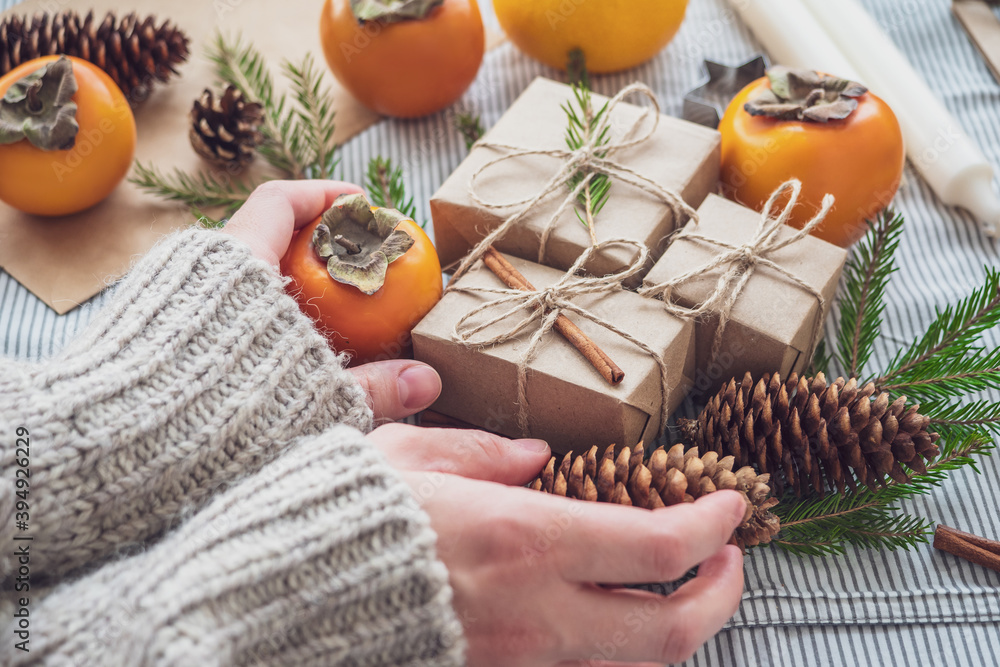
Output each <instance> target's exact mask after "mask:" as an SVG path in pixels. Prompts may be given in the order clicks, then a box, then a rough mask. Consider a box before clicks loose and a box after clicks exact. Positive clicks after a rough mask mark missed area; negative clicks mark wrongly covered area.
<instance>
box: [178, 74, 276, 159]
mask: <svg viewBox="0 0 1000 667" xmlns="http://www.w3.org/2000/svg"><path fill="white" fill-rule="evenodd" d="M189 116H190V119H191V129H190V130H189V132H188V137H189V138H190V139H191V146H192V147H193V148H194V150H195V152H196V153H198V155H200V156H202V157H203V158H205V159H206V160H209V161H211V162H214V163H216V164H224V165H225V164H235V165H239V166H245V165H246V164H248V163H249V162H250V161H251V160H253V156H254V150H255V149H256V147H257V145H258V144H260V142H261V141H262V140H263V135H262V134H261V133H260V130H259V129H258V128H260V123H261V120H262V119H263V117H264V111H263V107H261V105H260V104H258V103H256V102H247V101H246V100H244V99H243V95H242V93H240V91H239V90H237V89H236V88H235V87H234V86H229V87H228V88H226V92H225V93H223V95H222V97H221V98H220V99H218V100H216V99H215V98H214V96H213V95H212V91H211V90H209V89H207V88H206V89H205V92H203V93H202V94H201V97H200V98H198V99H197V100H195V102H194V106H192V107H191V112H190V114H189Z"/></svg>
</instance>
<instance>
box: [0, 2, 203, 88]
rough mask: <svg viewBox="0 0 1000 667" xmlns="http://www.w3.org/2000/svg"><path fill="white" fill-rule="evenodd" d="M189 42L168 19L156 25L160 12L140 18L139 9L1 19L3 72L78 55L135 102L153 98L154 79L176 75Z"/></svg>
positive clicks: (165, 78) (0, 62)
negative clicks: (37, 60) (120, 13)
mask: <svg viewBox="0 0 1000 667" xmlns="http://www.w3.org/2000/svg"><path fill="white" fill-rule="evenodd" d="M188 41H189V40H188V37H187V35H185V34H184V32H182V31H181V30H180V29H179V28H177V27H175V26H173V25H171V24H170V22H169V21H164V22H163V23H162V24H160V26H159V27H157V25H156V18H155V17H153V16H147V17H146V18H144V19H142V20H140V19H139V18H138V16H137V15H136V14H135V13H134V12H133V13H131V14H128V15H127V16H125V17H124V18H123V19H121V20H120V21H119V20H118V19H117V18H116V17H115V15H114V14H113V13H112V12H108V14H107V15H106V16H105V17H104V20H103V21H101V22H100V23H98V22H97V21H96V20H95V19H94V13H93V12H89V13H88V14H87V15H86V16H85V17H83V18H81V17H80V15H79V14H77V13H76V12H74V11H66V12H62V13H59V14H49V13H41V14H35V16H34V17H33V18H31V19H28V18H27V17H25V18H21V17H20V16H8V17H7V18H5V19H3V20H2V21H0V75H3V74H6V73H7V72H9V71H10V70H12V69H13V68H15V67H17V66H18V65H20V64H22V63H25V62H27V61H29V60H33V59H35V58H38V57H39V56H48V55H56V54H64V55H68V56H76V57H77V58H82V59H83V60H87V61H89V62H91V63H93V64H95V65H97V66H98V67H100V68H101V69H102V70H104V71H105V72H107V73H108V75H109V76H110V77H111V78H112V79H113V80H114V82H115V83H116V84H118V87H119V88H121V89H122V92H123V93H125V97H127V98H128V100H129V103H131V104H133V105H134V104H136V103H138V102H140V101H142V100H144V99H146V98H147V97H149V93H150V91H151V89H152V87H153V83H154V82H155V81H160V82H166V81H167V80H168V79H169V78H170V76H171V75H173V74H177V69H176V66H177V65H179V64H181V63H182V62H184V61H185V60H187V58H188V54H189V50H188Z"/></svg>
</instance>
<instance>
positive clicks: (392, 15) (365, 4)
mask: <svg viewBox="0 0 1000 667" xmlns="http://www.w3.org/2000/svg"><path fill="white" fill-rule="evenodd" d="M442 4H444V0H351V11H352V12H353V13H354V17H355V18H356V19H358V21H359V22H361V23H364V22H365V21H379V22H380V23H399V22H400V21H419V20H420V19H423V18H427V15H428V14H430V13H431V11H433V10H434V8H435V7H438V6H439V5H442Z"/></svg>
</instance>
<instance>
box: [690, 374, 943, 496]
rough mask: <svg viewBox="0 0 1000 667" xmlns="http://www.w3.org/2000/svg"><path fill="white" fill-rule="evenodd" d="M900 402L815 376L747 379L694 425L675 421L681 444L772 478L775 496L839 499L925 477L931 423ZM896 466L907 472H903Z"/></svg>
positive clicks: (931, 453)
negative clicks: (832, 495) (786, 492)
mask: <svg viewBox="0 0 1000 667" xmlns="http://www.w3.org/2000/svg"><path fill="white" fill-rule="evenodd" d="M919 409H920V406H919V405H910V406H907V402H906V397H905V396H900V397H899V398H897V399H895V400H890V398H889V395H888V394H887V393H884V392H883V393H879V394H878V395H876V389H875V385H874V384H873V383H868V384H867V385H865V386H864V387H858V381H857V380H856V379H855V378H851V379H850V380H844V378H837V380H836V381H835V382H833V383H832V384H828V383H827V381H826V378H825V377H824V376H823V374H822V373H820V374H819V375H817V376H816V377H815V378H806V377H801V378H800V377H798V376H797V375H796V374H795V373H792V375H791V376H790V377H789V378H788V380H787V381H786V382H782V381H781V377H780V376H779V375H778V374H774V375H773V376H768V375H764V376H763V377H762V378H761V379H760V380H759V381H758V382H757V383H756V384H754V382H753V378H752V377H751V376H750V374H749V373H747V374H746V375H745V376H744V378H743V381H742V382H741V383H739V384H737V383H736V381H735V380H731V381H730V382H729V384H728V385H726V386H724V387H722V389H721V390H720V391H719V393H718V394H716V395H715V396H714V397H712V399H711V400H710V401H709V402H708V405H706V406H705V409H704V410H702V412H701V415H699V417H698V418H697V419H689V420H681V421H680V426H681V431H682V433H683V435H684V439H685V440H686V441H687V442H688V444H690V445H694V446H695V447H697V449H698V451H700V452H715V453H717V454H718V455H720V456H722V455H729V456H734V457H735V458H736V463H737V465H753V466H755V467H756V469H757V470H759V471H761V472H765V473H771V475H772V481H773V483H774V487H775V490H776V491H777V493H778V495H779V496H780V495H781V493H782V492H783V487H784V485H785V484H787V485H788V487H790V488H791V489H793V490H794V491H795V493H796V495H798V496H801V495H803V494H805V493H807V492H809V491H810V490H814V491H816V492H817V493H818V494H819V495H820V496H822V495H823V494H824V492H826V491H832V490H836V491H837V492H838V493H840V494H843V493H844V492H845V489H846V488H850V489H851V490H852V491H853V490H854V489H856V488H857V486H858V485H859V484H861V485H863V486H866V487H868V488H869V489H877V488H879V487H882V486H885V484H886V477H887V476H888V477H889V478H891V479H893V480H895V481H897V482H900V483H902V482H906V481H908V480H909V474H910V472H916V473H921V474H923V473H925V472H927V468H926V465H925V462H928V461H932V460H933V459H934V458H935V457H936V456H937V454H938V448H937V445H935V444H934V443H935V442H936V441H937V439H938V434H937V433H932V432H930V431H928V430H927V429H928V427H929V426H930V418H928V417H927V416H925V415H921V414H920V412H919ZM903 466H906V467H905V468H904V467H903Z"/></svg>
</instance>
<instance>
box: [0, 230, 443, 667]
mask: <svg viewBox="0 0 1000 667" xmlns="http://www.w3.org/2000/svg"><path fill="white" fill-rule="evenodd" d="M371 425H372V415H371V411H370V409H369V408H368V406H367V405H366V400H365V395H364V392H363V391H362V390H361V388H360V387H359V386H358V385H357V383H356V382H355V381H354V380H353V378H352V376H351V375H350V373H349V372H348V371H346V370H345V369H344V368H343V363H342V360H341V359H340V358H338V357H337V356H336V355H335V354H333V353H332V352H331V351H330V349H329V348H328V347H327V345H326V343H325V341H324V340H323V339H322V337H321V336H319V335H318V334H317V333H316V331H315V329H314V328H313V326H312V324H311V323H310V322H309V320H308V319H307V318H305V317H304V316H303V315H302V314H301V313H300V311H299V309H298V307H297V305H296V304H295V302H294V300H292V299H291V298H290V297H288V296H287V295H286V294H285V292H284V280H283V279H282V278H281V277H280V276H279V275H277V273H276V272H274V270H273V269H272V268H271V267H269V266H267V265H266V264H265V263H264V262H261V261H259V260H256V259H254V258H253V257H252V256H251V255H250V253H249V251H248V249H247V248H246V247H245V246H243V245H242V244H241V243H239V242H237V241H235V240H234V239H232V238H230V237H229V236H227V235H224V234H219V233H216V232H208V231H201V230H188V231H184V232H181V233H178V234H175V235H172V236H170V237H168V238H167V239H165V240H164V241H162V242H161V243H159V244H158V245H157V246H156V247H155V248H154V249H153V250H152V251H151V252H150V253H149V254H147V255H146V256H145V257H143V258H142V259H141V260H140V261H139V262H138V263H137V264H136V265H135V266H134V267H133V269H132V270H131V271H130V273H129V275H128V276H127V277H126V278H125V279H123V280H122V281H121V283H120V284H119V285H118V286H117V287H116V289H115V293H114V296H113V297H112V299H111V302H110V304H109V305H108V306H106V307H105V308H104V309H103V310H102V311H101V312H99V313H97V314H96V315H95V317H94V319H93V321H92V322H91V324H90V326H89V327H88V328H87V330H86V331H85V332H84V333H83V334H82V335H81V336H79V337H78V338H77V339H76V340H75V341H74V342H73V343H71V344H70V345H69V346H68V347H67V348H65V349H64V350H63V351H62V352H61V353H60V354H58V355H57V356H55V357H53V358H51V359H48V360H46V361H44V362H42V363H37V364H27V363H20V362H12V361H9V360H0V433H3V437H2V438H0V543H2V544H4V545H8V546H9V545H11V544H14V542H13V541H12V539H13V535H12V533H14V532H15V525H16V524H15V520H14V519H15V512H16V511H17V508H16V502H17V500H18V497H17V496H16V495H15V488H16V487H15V484H16V480H17V477H16V470H18V469H20V465H19V464H20V463H22V462H23V463H27V464H28V468H30V487H29V491H28V494H27V497H28V505H29V513H30V518H29V520H28V530H27V531H25V532H18V534H19V535H22V536H23V535H30V536H31V537H32V541H31V542H30V544H31V547H30V548H31V560H30V568H31V579H32V591H37V590H41V589H40V587H41V586H43V585H44V586H46V587H48V586H55V588H54V592H53V593H52V594H51V595H50V596H46V597H45V598H44V599H41V600H39V599H38V597H37V596H38V595H39V593H35V596H36V597H35V602H34V603H33V604H34V605H40V606H34V607H33V609H32V616H33V618H35V619H37V625H33V633H32V647H31V648H32V651H31V653H28V654H24V655H22V656H20V657H22V658H27V657H29V656H30V658H31V659H32V661H33V660H36V659H38V658H44V657H45V656H46V655H48V656H49V657H53V658H54V660H52V661H51V663H52V664H74V665H75V664H86V663H85V662H84V661H83V660H84V658H85V657H87V656H89V655H91V653H90V650H91V649H93V650H97V648H95V646H101V647H103V649H104V650H103V651H102V652H101V653H100V655H102V657H101V658H100V659H98V660H97V661H96V662H94V663H93V664H102V665H103V664H112V663H111V662H108V660H109V659H110V658H109V657H108V656H110V655H117V653H114V652H111V651H108V650H107V649H108V644H109V642H110V640H109V639H108V637H106V636H105V634H102V633H107V632H109V631H110V630H109V628H112V627H114V626H115V623H117V624H118V625H121V623H122V622H121V614H122V613H124V614H125V615H126V616H129V615H130V614H131V615H132V616H131V617H132V618H134V620H135V623H133V624H125V626H123V629H122V633H123V635H127V636H128V637H129V639H128V641H125V640H124V639H123V640H122V641H123V642H124V643H122V644H120V645H118V648H120V649H122V650H124V648H126V647H128V648H129V650H130V651H134V652H135V653H129V654H128V656H129V659H128V660H123V662H122V663H121V664H140V662H142V661H143V660H145V662H146V663H149V664H152V663H156V664H159V663H160V662H164V663H165V664H175V663H176V664H181V663H185V664H230V663H235V664H239V663H241V662H244V661H249V662H251V663H252V662H253V660H251V659H250V658H247V657H246V656H247V655H251V654H250V653H248V651H249V652H252V651H258V650H261V649H262V647H263V646H264V644H260V646H256V645H252V644H254V642H267V643H269V644H270V645H273V646H276V647H285V646H286V645H287V646H289V647H291V646H293V645H294V646H295V647H296V648H295V649H294V651H293V650H292V649H290V648H289V649H286V648H282V649H281V650H282V651H284V652H285V653H288V654H290V655H291V654H294V655H295V656H297V658H296V660H294V661H292V662H290V663H288V664H310V663H311V662H317V663H318V664H332V663H334V662H336V663H340V662H343V663H344V664H410V661H412V660H413V656H416V655H422V656H423V659H425V660H427V661H426V662H423V663H421V664H453V663H452V662H449V661H448V660H444V659H442V660H441V661H439V662H435V661H434V659H435V658H434V657H435V656H441V655H446V654H447V650H444V649H442V647H446V648H447V647H451V649H448V650H453V649H454V646H456V645H458V643H460V635H458V639H456V635H455V628H454V614H453V612H452V611H451V608H450V604H449V600H448V596H449V595H450V592H449V589H448V586H447V575H446V573H445V572H443V566H441V565H440V564H439V563H438V562H437V561H436V560H435V556H434V547H433V543H434V535H433V532H431V530H430V528H429V527H428V525H427V522H426V517H425V516H423V515H422V513H421V512H420V510H419V509H417V507H416V505H414V504H413V502H412V500H411V499H410V496H409V493H408V490H407V487H406V486H405V484H404V483H403V482H402V481H401V480H400V479H399V478H398V477H397V476H395V475H394V473H393V472H392V470H391V469H390V467H389V466H388V464H387V463H385V462H384V461H383V460H382V459H381V458H380V457H379V455H378V453H377V452H376V451H375V450H374V449H373V448H371V447H370V446H368V445H367V444H366V441H365V440H364V438H363V436H362V433H361V432H362V431H368V430H370V428H371ZM18 427H23V428H24V429H25V430H27V432H28V433H29V436H28V438H29V441H30V450H29V453H28V456H27V461H23V460H22V461H19V460H18V459H23V458H25V457H24V456H23V453H18V452H16V446H17V443H16V441H15V437H14V434H15V431H16V430H17V429H18ZM209 503H211V506H210V507H206V506H207V505H208V504H209ZM210 510H211V511H210ZM182 517H193V518H190V519H189V520H187V521H184V522H182ZM178 524H180V526H179V527H177V525H178ZM161 535H163V537H162V538H160V537H159V536H161ZM154 537H155V538H157V539H159V541H158V542H153V543H152V544H153V545H154V546H152V547H149V544H150V542H149V540H150V538H154ZM19 544H20V543H19ZM142 549H148V550H146V551H141V550H142ZM140 551H141V553H137V552H140ZM129 554H131V555H129ZM16 568H17V563H16V561H15V558H14V557H13V556H12V550H11V549H9V548H5V549H3V550H0V581H2V582H3V588H4V590H5V591H9V590H13V585H12V579H13V577H14V575H15V573H16ZM247 573H252V578H251V579H247V577H246V575H247ZM67 574H72V575H73V576H76V577H77V578H76V579H75V580H73V581H70V580H68V579H67V578H66V576H65V575H67ZM60 582H67V583H60ZM359 582H363V583H364V584H365V585H363V586H362V585H360V584H359ZM398 587H403V588H402V589H400V588H398ZM406 587H409V588H406ZM404 589H405V591H407V592H406V594H402V595H399V594H397V593H398V592H399V591H400V590H404ZM413 591H416V593H415V594H412V595H411V594H410V593H413ZM115 602H118V603H121V604H123V605H126V606H127V607H128V609H127V610H126V611H124V612H123V611H121V608H119V607H114V606H113V603H115ZM109 605H112V606H109ZM0 606H3V605H0ZM116 609H117V611H116ZM36 610H37V613H36ZM43 617H45V618H48V619H51V622H50V621H47V620H44V618H43ZM370 619H376V620H372V621H371V624H372V625H371V627H368V625H369V623H368V621H369V620H370ZM428 619H432V620H433V622H430V621H428ZM109 624H110V625H109ZM0 625H3V623H0ZM387 625H392V626H393V630H394V631H396V632H398V633H400V635H401V636H406V637H409V638H410V640H412V646H411V647H410V650H411V651H412V652H411V653H405V652H404V653H402V654H393V655H394V657H393V659H392V660H390V661H389V662H379V661H377V660H367V659H355V657H354V656H355V655H359V654H356V653H355V652H354V648H353V647H354V643H353V642H354V638H355V634H352V633H360V635H364V636H365V637H367V639H366V640H365V641H368V640H369V639H371V638H372V637H377V636H379V632H383V631H385V632H388V630H387V629H386V627H387ZM376 626H377V627H376ZM372 628H375V630H373V629H372ZM442 628H446V629H447V631H445V630H442ZM34 631H37V634H36V633H35V632H34ZM64 633H69V634H68V635H67V634H64ZM427 633H429V634H427ZM449 633H450V634H449ZM67 637H69V639H67ZM94 637H97V639H96V640H95V639H94ZM102 637H103V639H102ZM449 637H450V639H449ZM36 639H37V641H36ZM175 640H176V641H175ZM93 641H97V642H98V643H97V644H93V643H91V644H87V642H93ZM81 642H82V644H81ZM382 643H383V644H386V645H388V644H387V643H386V642H385V641H383V642H382ZM168 645H171V646H174V645H176V646H177V647H179V648H176V649H170V651H168V650H167V649H166V648H164V647H166V646H168ZM81 646H82V647H83V648H80V647H81ZM331 647H334V648H335V649H336V650H337V651H340V653H333V654H331V653H330V652H329V651H331V650H334V648H331ZM372 650H374V649H372ZM3 651H4V652H6V649H4V650H3ZM80 651H82V652H80ZM171 651H173V652H171ZM297 651H306V653H297ZM310 651H311V652H314V654H315V655H316V656H324V657H325V658H327V659H326V660H323V659H320V658H315V659H314V658H310V657H309V656H310V655H313V653H309V652H310ZM421 652H422V653H421ZM185 655H192V656H194V658H193V659H186V658H185V657H184V656H185ZM331 655H339V656H340V658H339V659H338V660H334V661H330V660H329V659H328V658H329V657H330V656H331ZM208 656H212V657H211V658H209V657H208ZM218 656H222V657H218ZM400 656H402V657H400ZM203 657H204V659H202V658H203ZM78 658H79V659H78ZM168 658H169V660H168ZM298 658H301V660H299V659H298ZM171 660H172V661H173V662H170V661H171ZM0 662H4V660H0ZM47 662H49V661H47ZM273 662H274V661H272V660H269V659H265V660H263V661H258V664H272V663H273ZM454 664H457V663H454Z"/></svg>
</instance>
